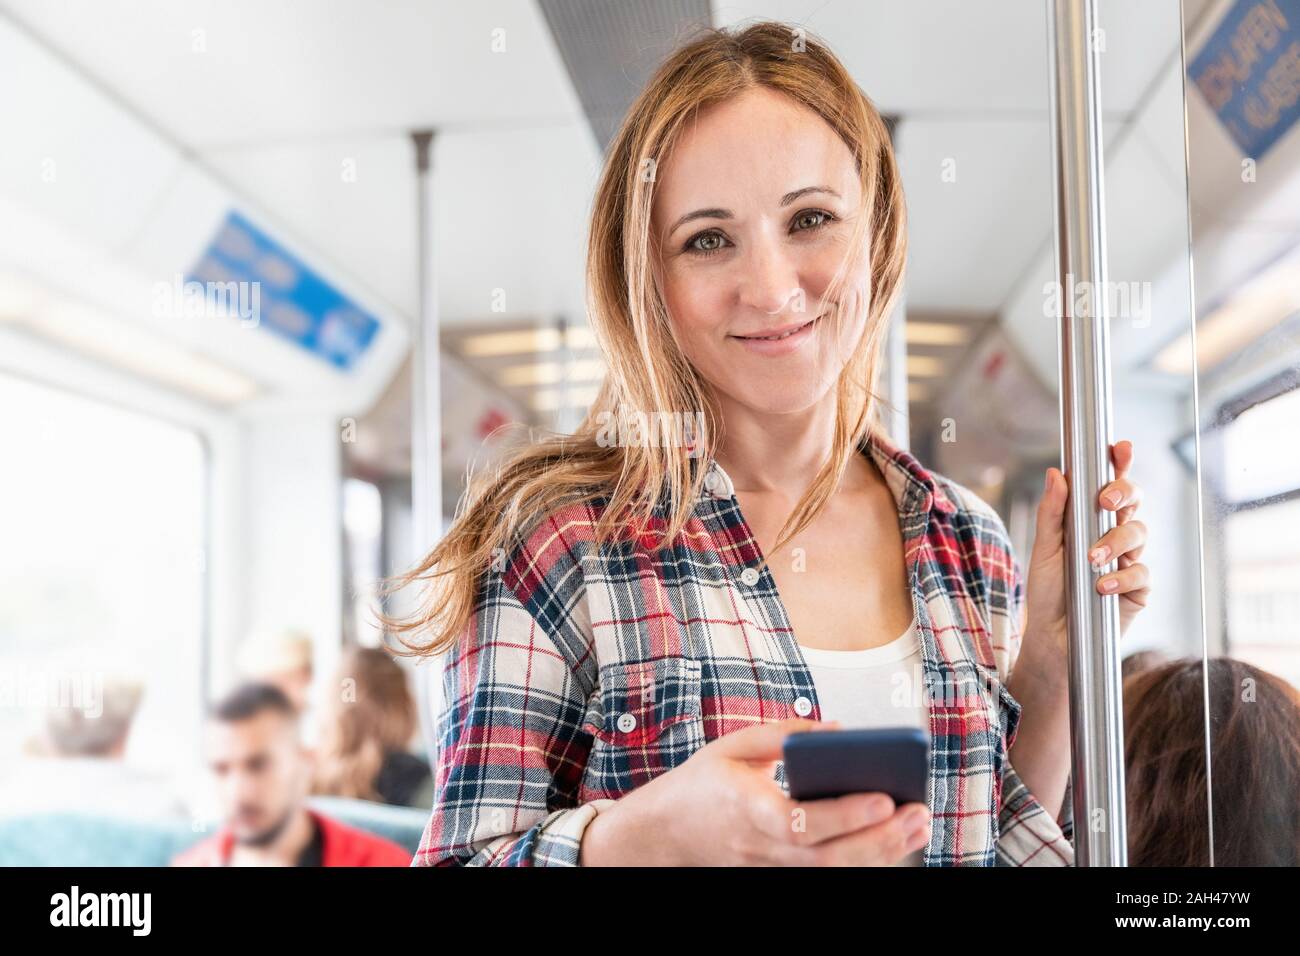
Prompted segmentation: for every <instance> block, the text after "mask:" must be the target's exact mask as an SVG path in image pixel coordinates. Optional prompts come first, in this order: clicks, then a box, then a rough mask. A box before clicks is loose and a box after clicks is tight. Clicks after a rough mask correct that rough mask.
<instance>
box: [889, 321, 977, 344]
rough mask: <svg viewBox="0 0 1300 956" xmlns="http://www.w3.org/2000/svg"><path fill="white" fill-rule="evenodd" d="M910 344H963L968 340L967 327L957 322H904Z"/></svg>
mask: <svg viewBox="0 0 1300 956" xmlns="http://www.w3.org/2000/svg"><path fill="white" fill-rule="evenodd" d="M903 330H904V332H905V334H906V336H907V343H908V344H909V345H961V344H962V343H963V342H965V341H966V331H967V330H966V327H965V326H963V325H958V324H957V323H955V322H913V321H911V320H910V319H909V320H908V321H906V322H904V323H903Z"/></svg>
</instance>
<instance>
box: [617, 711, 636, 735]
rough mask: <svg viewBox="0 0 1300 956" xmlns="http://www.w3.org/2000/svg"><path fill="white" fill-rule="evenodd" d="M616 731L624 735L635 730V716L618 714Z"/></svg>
mask: <svg viewBox="0 0 1300 956" xmlns="http://www.w3.org/2000/svg"><path fill="white" fill-rule="evenodd" d="M618 729H619V730H621V731H622V732H623V733H625V734H630V733H631V732H632V731H634V730H636V716H635V715H633V714H619V715H618Z"/></svg>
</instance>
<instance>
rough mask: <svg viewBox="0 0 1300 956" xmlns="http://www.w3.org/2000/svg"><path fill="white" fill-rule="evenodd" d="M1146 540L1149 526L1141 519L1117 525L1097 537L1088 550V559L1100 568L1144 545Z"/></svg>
mask: <svg viewBox="0 0 1300 956" xmlns="http://www.w3.org/2000/svg"><path fill="white" fill-rule="evenodd" d="M1146 540H1147V526H1146V525H1145V524H1143V523H1142V522H1141V521H1130V522H1128V523H1127V524H1120V525H1116V526H1115V527H1113V528H1111V529H1110V530H1109V531H1107V532H1106V533H1105V534H1103V535H1102V536H1101V537H1100V538H1098V539H1097V541H1096V542H1095V543H1094V544H1093V546H1092V548H1091V549H1089V551H1088V560H1089V561H1090V562H1092V565H1093V567H1095V568H1100V567H1102V566H1103V565H1106V564H1109V563H1110V562H1111V561H1114V560H1115V559H1116V558H1117V557H1119V556H1120V555H1124V554H1128V553H1129V552H1131V551H1132V550H1133V549H1134V548H1140V547H1142V546H1143V545H1145V544H1146Z"/></svg>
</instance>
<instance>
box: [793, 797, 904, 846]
mask: <svg viewBox="0 0 1300 956" xmlns="http://www.w3.org/2000/svg"><path fill="white" fill-rule="evenodd" d="M894 809H895V808H894V801H893V800H892V799H890V797H889V795H888V794H884V793H850V794H847V795H845V796H843V797H831V798H829V799H826V800H804V801H800V802H795V801H793V800H792V801H790V818H791V821H792V822H793V824H794V825H793V827H792V828H791V831H790V839H791V841H792V842H793V843H796V844H799V845H803V846H809V845H812V844H815V843H822V842H824V841H826V840H830V839H833V838H834V837H838V836H843V835H844V834H846V833H853V832H854V831H856V830H861V829H862V828H863V827H869V826H874V825H875V824H877V823H883V822H884V821H885V820H888V819H889V818H890V817H891V816H893V815H894Z"/></svg>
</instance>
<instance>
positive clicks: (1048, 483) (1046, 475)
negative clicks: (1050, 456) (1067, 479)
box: [1043, 471, 1052, 491]
mask: <svg viewBox="0 0 1300 956" xmlns="http://www.w3.org/2000/svg"><path fill="white" fill-rule="evenodd" d="M1051 487H1052V473H1051V472H1050V471H1045V472H1043V490H1044V491H1047V490H1048V489H1049V488H1051Z"/></svg>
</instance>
